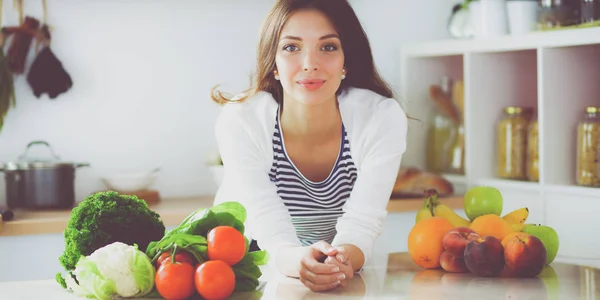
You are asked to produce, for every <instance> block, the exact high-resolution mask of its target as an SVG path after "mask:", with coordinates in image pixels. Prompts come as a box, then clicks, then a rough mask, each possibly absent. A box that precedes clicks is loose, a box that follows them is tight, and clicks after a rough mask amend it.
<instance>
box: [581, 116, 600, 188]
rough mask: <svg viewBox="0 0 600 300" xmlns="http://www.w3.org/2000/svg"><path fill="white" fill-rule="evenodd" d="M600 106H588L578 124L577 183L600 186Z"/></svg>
mask: <svg viewBox="0 0 600 300" xmlns="http://www.w3.org/2000/svg"><path fill="white" fill-rule="evenodd" d="M599 148H600V107H593V106H590V107H587V108H586V109H585V114H584V116H583V118H582V120H581V121H580V122H579V124H578V126H577V184H578V185H582V186H593V187H600V163H598V160H600V149H599Z"/></svg>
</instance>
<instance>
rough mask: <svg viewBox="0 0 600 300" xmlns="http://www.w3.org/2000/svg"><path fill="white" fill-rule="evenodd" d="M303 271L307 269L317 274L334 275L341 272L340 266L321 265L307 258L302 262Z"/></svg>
mask: <svg viewBox="0 0 600 300" xmlns="http://www.w3.org/2000/svg"><path fill="white" fill-rule="evenodd" d="M300 264H301V266H302V269H307V270H309V271H311V272H312V273H315V274H333V273H338V272H340V266H338V265H332V264H325V263H320V262H318V261H317V260H315V259H314V258H311V257H309V256H305V257H303V258H302V260H300Z"/></svg>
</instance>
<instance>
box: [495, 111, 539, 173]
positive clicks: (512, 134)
mask: <svg viewBox="0 0 600 300" xmlns="http://www.w3.org/2000/svg"><path fill="white" fill-rule="evenodd" d="M532 111H533V110H532V108H530V107H517V106H509V107H506V108H505V109H504V113H503V117H502V118H501V120H500V122H499V123H498V129H497V130H498V131H497V139H498V140H497V147H498V149H497V158H496V159H497V167H496V172H497V175H498V177H500V178H504V179H516V180H526V179H527V164H526V162H527V128H528V126H529V121H530V119H531V112H532Z"/></svg>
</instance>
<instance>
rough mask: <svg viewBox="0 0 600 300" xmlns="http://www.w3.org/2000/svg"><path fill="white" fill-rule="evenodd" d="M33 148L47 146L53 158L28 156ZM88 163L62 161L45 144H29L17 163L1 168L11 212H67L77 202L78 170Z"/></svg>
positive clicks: (43, 142)
mask: <svg viewBox="0 0 600 300" xmlns="http://www.w3.org/2000/svg"><path fill="white" fill-rule="evenodd" d="M34 145H45V146H46V147H48V150H49V151H50V154H51V156H52V157H51V158H46V159H43V158H42V159H39V158H36V159H33V158H30V157H28V151H29V149H30V148H31V147H32V146H34ZM87 166H89V164H87V163H73V162H66V161H60V157H59V156H58V155H56V154H54V151H53V150H52V147H50V144H48V143H47V142H45V141H33V142H31V143H29V144H28V145H27V148H26V149H25V152H24V153H23V154H22V155H21V156H19V159H18V161H16V162H8V163H5V164H4V165H0V171H2V172H4V174H5V180H6V204H7V206H8V207H9V208H10V209H15V208H24V209H65V208H71V207H73V205H74V203H75V187H74V184H75V170H76V169H77V168H79V167H87Z"/></svg>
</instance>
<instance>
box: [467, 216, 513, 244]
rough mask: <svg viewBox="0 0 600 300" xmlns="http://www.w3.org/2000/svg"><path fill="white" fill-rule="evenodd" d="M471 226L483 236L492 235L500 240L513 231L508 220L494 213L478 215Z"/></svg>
mask: <svg viewBox="0 0 600 300" xmlns="http://www.w3.org/2000/svg"><path fill="white" fill-rule="evenodd" d="M469 227H470V228H471V229H473V230H475V231H476V232H477V233H478V234H479V236H481V237H484V236H486V235H491V236H493V237H495V238H496V239H498V240H499V241H502V240H503V239H504V238H505V237H506V236H507V235H509V234H510V233H511V232H513V230H512V227H511V226H510V224H509V223H508V222H506V221H504V220H503V219H502V218H501V217H500V216H497V215H494V214H489V215H483V216H480V217H477V218H476V219H475V220H473V222H472V223H471V226H469Z"/></svg>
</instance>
